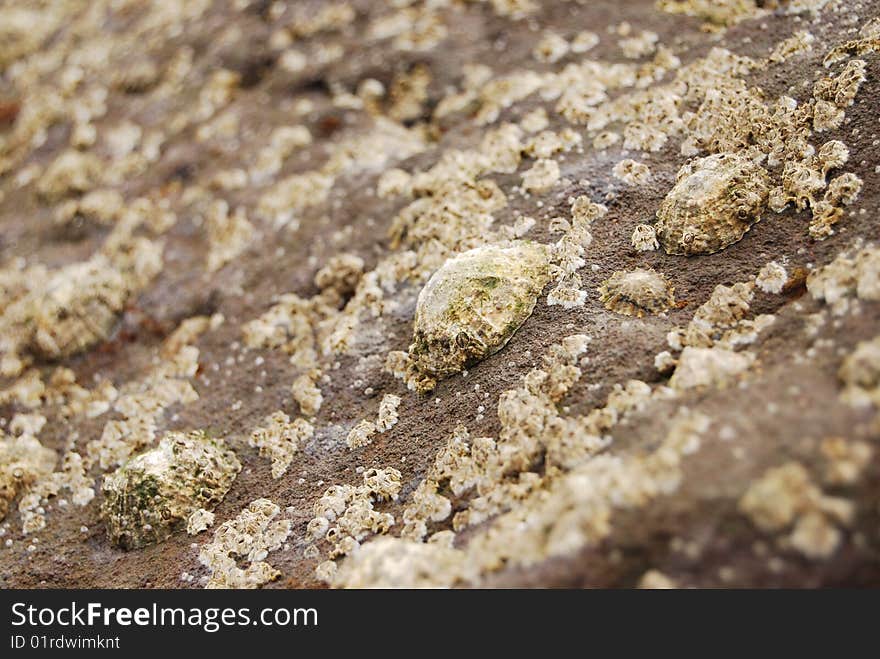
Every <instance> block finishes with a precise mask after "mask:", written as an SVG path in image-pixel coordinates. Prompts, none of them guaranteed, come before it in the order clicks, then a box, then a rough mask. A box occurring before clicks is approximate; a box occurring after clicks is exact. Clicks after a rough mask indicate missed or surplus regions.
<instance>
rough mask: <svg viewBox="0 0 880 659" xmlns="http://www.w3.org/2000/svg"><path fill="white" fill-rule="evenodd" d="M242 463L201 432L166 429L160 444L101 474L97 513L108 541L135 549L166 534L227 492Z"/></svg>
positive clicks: (220, 499)
mask: <svg viewBox="0 0 880 659" xmlns="http://www.w3.org/2000/svg"><path fill="white" fill-rule="evenodd" d="M239 471H241V463H240V462H239V461H238V458H237V457H236V456H235V453H234V452H233V451H231V450H229V449H227V448H226V446H225V444H224V443H223V442H222V441H221V440H218V439H213V438H210V437H208V436H207V435H206V434H205V433H204V432H203V431H200V430H199V431H195V432H191V433H187V434H184V433H179V432H169V433H167V434H166V435H165V436H164V437H163V438H162V440H161V441H160V442H159V445H158V446H157V447H156V448H154V449H151V450H149V451H146V452H144V453H141V454H140V455H137V456H135V457H133V458H132V459H131V460H129V461H128V462H126V463H125V464H124V465H122V466H121V467H119V469H117V470H116V471H115V472H113V473H112V474H109V475H108V476H106V477H105V478H104V485H103V492H104V505H103V508H102V514H103V516H104V518H105V520H106V522H107V533H108V535H109V537H110V541H111V542H112V543H113V544H115V545H119V546H120V547H122V548H124V549H137V548H139V547H144V546H146V545H149V544H153V543H155V542H161V541H162V540H165V539H166V538H167V537H168V536H170V535H171V534H172V533H173V531H174V529H175V527H176V526H177V525H178V523H180V522H182V521H183V520H185V519H186V518H187V517H189V515H190V514H191V513H192V512H193V511H195V510H198V509H199V508H204V509H207V510H209V509H211V508H213V507H214V506H215V505H216V504H218V503H219V502H220V501H222V500H223V497H224V496H226V493H227V492H228V491H229V488H230V487H231V486H232V482H233V481H234V480H235V477H236V475H237V474H238V472H239Z"/></svg>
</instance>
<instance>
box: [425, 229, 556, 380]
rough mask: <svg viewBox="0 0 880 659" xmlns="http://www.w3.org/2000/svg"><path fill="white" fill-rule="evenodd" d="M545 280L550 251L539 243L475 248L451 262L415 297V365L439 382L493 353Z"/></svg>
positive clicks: (523, 318) (522, 319) (522, 316)
mask: <svg viewBox="0 0 880 659" xmlns="http://www.w3.org/2000/svg"><path fill="white" fill-rule="evenodd" d="M549 278H550V277H549V250H548V248H547V247H546V246H545V245H540V244H537V243H530V242H519V243H511V244H507V245H504V246H501V245H490V246H486V247H478V248H476V249H472V250H470V251H468V252H465V253H463V254H460V255H458V256H456V257H454V258H451V259H449V260H448V261H446V263H445V264H444V265H443V266H442V267H441V268H440V269H439V270H437V272H435V273H434V275H433V276H432V277H431V279H430V280H428V283H427V284H426V285H425V287H424V289H422V292H421V293H420V294H419V300H418V306H417V308H416V315H415V331H414V333H413V342H412V345H411V346H410V349H409V353H410V357H411V359H412V360H413V363H414V365H415V366H416V368H417V369H418V370H419V371H421V372H422V373H424V374H426V375H429V376H431V377H435V378H443V377H447V376H449V375H451V374H453V373H457V372H458V371H461V370H462V369H464V368H465V367H466V366H468V365H469V364H472V363H474V362H477V361H479V360H481V359H484V358H486V357H488V356H489V355H491V354H493V353H495V352H497V351H498V350H500V349H501V348H503V347H504V345H505V344H506V343H507V342H508V341H509V340H510V337H511V336H513V334H514V332H516V330H518V329H519V328H520V327H521V326H522V324H523V323H524V322H525V321H526V319H527V318H528V317H529V316H530V315H531V313H532V311H533V310H534V308H535V302H536V301H537V298H538V295H539V294H540V293H541V290H542V289H543V288H544V286H545V285H546V284H547V282H548V281H549Z"/></svg>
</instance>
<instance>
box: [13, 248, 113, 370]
mask: <svg viewBox="0 0 880 659" xmlns="http://www.w3.org/2000/svg"><path fill="white" fill-rule="evenodd" d="M128 295H129V287H128V286H127V285H126V281H125V279H124V278H123V276H122V275H121V274H120V272H119V271H118V270H116V269H115V268H113V267H112V266H110V264H109V263H108V262H107V261H106V260H105V259H104V258H103V257H102V256H96V257H94V258H92V259H91V260H89V261H86V262H84V263H77V264H74V265H70V266H67V267H65V268H62V269H61V270H59V271H58V272H57V273H56V274H55V275H54V276H53V277H52V278H51V279H50V280H49V281H48V283H47V284H46V287H45V292H44V293H43V294H42V296H40V297H39V298H37V299H36V300H35V301H34V316H33V321H32V327H33V332H34V334H33V339H32V341H31V346H30V347H31V349H32V350H33V351H34V352H36V353H37V354H39V355H41V356H44V357H48V358H52V359H54V358H58V357H66V356H68V355H72V354H74V353H77V352H80V351H82V350H84V349H86V348H88V347H89V346H91V345H92V344H94V343H96V342H98V341H101V340H103V339H105V338H106V337H107V335H108V333H109V332H110V330H111V328H112V327H113V325H114V323H115V322H116V318H117V315H118V314H119V312H120V311H122V308H123V305H124V304H125V301H126V300H127V299H128Z"/></svg>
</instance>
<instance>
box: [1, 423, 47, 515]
mask: <svg viewBox="0 0 880 659" xmlns="http://www.w3.org/2000/svg"><path fill="white" fill-rule="evenodd" d="M56 459H57V456H56V455H55V451H53V450H51V449H49V448H46V447H45V446H43V445H42V444H41V443H40V440H38V439H37V438H36V437H35V436H34V435H33V434H32V433H27V432H26V433H22V435H21V436H19V437H10V436H8V435H5V434H2V435H0V521H2V520H3V518H5V517H6V513H7V512H8V510H9V505H10V503H11V502H12V500H13V499H14V498H15V496H16V495H17V494H18V493H19V492H20V491H21V490H23V489H25V488H27V487H28V486H30V485H31V484H32V483H34V482H35V481H37V480H39V479H40V478H42V477H44V476H47V475H49V474H50V473H52V469H53V468H54V467H55V460H56Z"/></svg>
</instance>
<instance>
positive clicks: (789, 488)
mask: <svg viewBox="0 0 880 659" xmlns="http://www.w3.org/2000/svg"><path fill="white" fill-rule="evenodd" d="M739 510H740V512H742V513H743V514H744V515H746V516H748V517H749V519H751V521H752V523H754V524H755V526H757V527H758V528H759V529H761V530H762V531H766V532H779V531H785V530H786V529H791V533H790V535H789V542H790V543H791V545H792V547H794V548H795V549H797V550H798V551H799V552H801V553H802V554H803V555H805V556H807V557H808V558H813V559H820V558H827V557H828V556H830V555H831V554H832V553H833V552H834V550H835V549H837V547H838V545H839V544H840V540H841V533H840V531H839V529H838V528H837V526H836V524H835V522H836V523H837V524H847V523H849V522H850V520H851V519H852V516H853V513H854V510H853V506H852V504H851V503H850V502H849V501H847V500H845V499H840V498H835V497H830V496H827V495H826V494H824V493H823V492H822V490H821V489H819V487H818V486H817V485H816V484H815V483H813V481H812V479H811V478H810V474H809V472H808V471H807V470H806V469H805V468H804V466H803V465H802V464H800V463H799V462H788V463H786V464H784V465H781V466H779V467H774V468H772V469H768V470H767V471H766V472H765V473H764V474H763V475H762V476H761V478H759V479H757V480H756V481H754V482H753V483H752V484H751V485H750V486H749V488H748V489H747V490H746V492H745V493H744V494H743V496H742V497H741V498H740V500H739ZM792 527H793V528H792Z"/></svg>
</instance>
